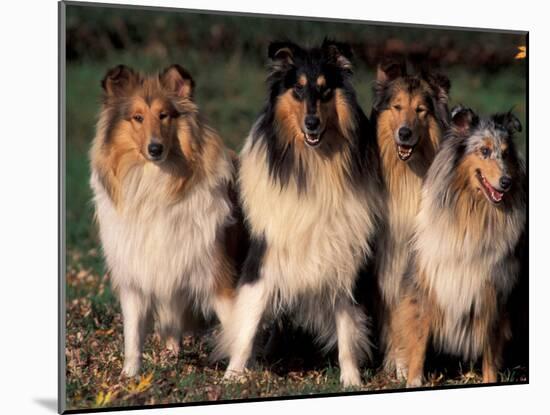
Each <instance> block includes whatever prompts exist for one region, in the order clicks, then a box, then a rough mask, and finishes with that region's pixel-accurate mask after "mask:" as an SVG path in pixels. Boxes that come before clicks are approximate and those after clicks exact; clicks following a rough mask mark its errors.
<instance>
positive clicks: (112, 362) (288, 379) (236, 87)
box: [66, 51, 526, 408]
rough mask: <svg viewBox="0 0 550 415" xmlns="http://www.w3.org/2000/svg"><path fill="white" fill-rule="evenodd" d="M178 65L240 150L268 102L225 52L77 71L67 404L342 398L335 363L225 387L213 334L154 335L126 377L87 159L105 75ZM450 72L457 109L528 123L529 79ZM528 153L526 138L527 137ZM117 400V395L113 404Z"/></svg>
mask: <svg viewBox="0 0 550 415" xmlns="http://www.w3.org/2000/svg"><path fill="white" fill-rule="evenodd" d="M171 62H178V63H181V64H182V65H184V66H185V67H187V68H188V69H189V70H190V72H191V73H192V74H193V75H194V77H195V78H196V81H197V88H196V101H197V102H198V104H199V106H200V108H201V111H202V113H203V114H204V115H205V116H206V118H207V119H208V120H209V122H210V124H211V125H212V126H213V127H215V128H216V129H217V130H218V131H219V132H220V133H221V135H222V137H223V139H224V140H225V142H226V144H227V145H228V146H229V147H231V148H233V149H236V150H238V149H239V148H240V146H241V144H242V142H243V139H244V137H245V136H246V134H247V132H248V130H249V128H250V126H251V125H252V123H253V122H254V120H255V117H256V116H257V114H258V112H259V110H260V108H261V106H262V103H263V101H264V99H265V88H264V84H263V82H264V79H265V68H263V67H262V65H261V64H260V63H258V62H255V61H253V60H246V59H245V58H244V57H242V56H241V55H239V54H235V55H233V56H232V57H231V58H229V59H223V57H222V56H218V55H216V54H210V55H209V54H201V55H198V54H196V53H194V52H193V51H187V52H178V53H175V54H170V55H169V56H163V57H162V58H159V57H155V55H151V56H146V57H145V58H142V59H139V60H136V59H135V58H134V57H133V56H132V55H124V54H123V55H119V56H117V57H116V58H108V59H107V60H106V61H104V62H103V63H101V64H98V63H93V62H81V63H71V64H70V65H69V66H68V68H67V126H66V127H67V143H66V146H67V148H66V154H67V177H66V186H67V187H66V194H67V200H66V203H67V205H66V212H67V348H66V357H67V400H68V402H67V404H68V406H69V407H70V408H89V407H93V406H102V405H105V406H112V405H115V406H127V405H135V404H157V403H170V402H191V401H203V400H218V399H235V398H247V397H266V396H283V395H284V396H288V395H302V394H314V393H332V392H340V391H341V390H342V389H341V387H340V385H339V382H338V376H339V371H338V369H336V368H334V367H332V366H331V363H330V361H329V360H327V361H326V364H325V365H324V366H323V367H322V368H320V369H308V370H302V371H298V372H287V371H284V370H283V371H282V373H283V374H284V375H281V376H280V375H277V374H276V373H275V372H273V371H272V370H271V369H272V368H271V367H266V366H263V364H260V365H259V366H258V367H257V368H255V369H254V370H252V371H251V372H250V373H249V374H248V375H247V376H246V378H245V379H243V381H242V382H241V383H231V384H225V383H223V382H222V380H221V378H222V374H223V372H222V370H223V365H222V366H216V365H215V364H212V363H210V362H209V360H208V353H209V350H210V345H209V342H208V340H209V336H202V337H200V338H197V339H192V338H187V339H186V342H187V347H185V348H184V351H183V352H182V353H181V354H180V356H179V358H177V359H176V358H175V357H173V356H171V355H170V354H169V353H168V352H166V351H164V350H163V347H162V344H161V342H160V340H159V339H158V338H157V337H155V336H151V337H150V338H149V339H148V341H147V344H146V347H145V354H144V356H145V357H144V368H143V373H144V374H150V375H151V378H150V379H148V378H143V379H142V382H141V385H140V384H139V382H137V384H136V382H134V381H123V380H120V379H119V377H118V376H119V373H120V370H121V362H122V356H121V347H122V344H123V343H122V340H123V339H122V322H121V315H120V309H119V305H118V302H117V300H116V297H115V295H114V294H113V292H112V291H111V288H110V284H109V279H108V276H106V275H105V268H104V265H103V260H102V258H101V250H100V247H99V245H98V238H97V230H96V226H95V224H94V222H93V209H92V205H91V203H90V200H91V191H90V188H89V185H88V180H89V162H88V158H87V152H88V149H89V146H90V143H91V140H92V138H93V135H94V125H95V121H96V114H97V111H98V108H99V96H100V86H99V82H100V80H101V78H102V76H103V74H104V73H105V71H106V70H107V69H108V68H109V67H111V66H114V65H116V64H118V63H125V64H128V65H131V66H133V67H135V68H137V69H140V70H143V71H151V70H158V69H160V68H162V67H163V66H166V65H167V64H169V63H171ZM448 75H449V77H450V78H451V81H452V83H453V86H452V91H451V96H452V102H451V104H456V103H463V104H466V105H470V106H472V107H473V108H475V109H477V110H478V111H480V112H481V113H491V112H495V111H504V110H508V109H509V108H511V107H514V108H515V111H516V113H517V114H518V115H519V118H520V120H521V121H522V123H523V124H524V125H525V94H526V91H525V81H524V79H523V78H522V76H521V73H520V72H519V68H511V69H509V70H506V71H501V72H498V73H496V74H491V75H489V74H485V73H472V72H471V71H466V70H464V69H461V68H460V67H457V68H452V69H451V70H449V71H448ZM373 78H374V73H373V71H370V70H363V69H358V70H357V71H356V74H355V87H356V89H357V92H358V98H359V101H360V103H361V105H362V106H363V108H364V109H365V111H366V113H367V114H368V113H369V112H370V106H371V105H370V104H371V101H372V96H371V88H372V80H373ZM518 144H519V148H520V150H521V151H522V152H524V150H525V136H524V135H523V134H520V135H519V136H518ZM525 377H526V375H525V369H524V368H507V369H505V370H504V371H503V373H502V374H501V380H503V381H517V380H524V379H525ZM363 380H364V382H365V383H364V386H363V387H362V388H361V389H362V390H375V389H382V388H396V387H402V386H403V385H402V384H401V383H400V382H398V381H397V380H395V379H392V378H390V377H388V376H386V375H384V374H383V373H382V372H380V371H377V370H375V369H373V368H365V371H364V373H363ZM428 380H429V383H428V384H432V385H441V384H445V385H452V384H457V383H472V382H479V381H480V377H479V373H478V372H477V371H476V370H475V369H472V370H468V371H467V372H465V373H462V374H459V375H456V376H454V375H453V376H443V375H442V373H440V372H438V373H432V374H429V376H428ZM106 397H107V398H106Z"/></svg>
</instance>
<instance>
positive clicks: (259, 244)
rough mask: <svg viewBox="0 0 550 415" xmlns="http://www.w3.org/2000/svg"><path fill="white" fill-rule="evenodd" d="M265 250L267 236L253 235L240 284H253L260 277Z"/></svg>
mask: <svg viewBox="0 0 550 415" xmlns="http://www.w3.org/2000/svg"><path fill="white" fill-rule="evenodd" d="M265 250H266V241H265V238H264V237H261V238H257V237H254V236H251V238H250V245H249V248H248V254H247V256H246V260H245V261H244V264H243V267H242V273H241V277H240V279H239V284H240V285H244V284H253V283H254V282H256V281H258V280H259V279H260V269H261V267H262V262H263V257H264V254H265Z"/></svg>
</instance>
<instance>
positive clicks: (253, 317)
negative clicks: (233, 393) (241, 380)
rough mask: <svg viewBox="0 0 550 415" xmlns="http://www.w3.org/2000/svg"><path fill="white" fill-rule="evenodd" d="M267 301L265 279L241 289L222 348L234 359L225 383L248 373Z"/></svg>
mask: <svg viewBox="0 0 550 415" xmlns="http://www.w3.org/2000/svg"><path fill="white" fill-rule="evenodd" d="M267 301H268V296H267V292H266V289H265V283H264V282H263V280H262V279H260V280H259V281H256V282H254V283H252V284H244V285H242V286H241V287H240V288H239V290H238V294H237V299H236V303H235V309H234V313H233V315H232V318H231V320H230V321H228V322H226V325H225V327H223V334H222V342H223V345H222V347H223V348H225V349H226V350H228V351H229V357H230V359H229V365H228V366H227V370H226V371H225V375H224V378H225V379H232V378H236V377H239V376H240V375H241V374H242V372H243V371H244V369H245V367H246V364H247V363H248V360H249V359H250V356H251V354H252V347H253V343H254V337H255V336H256V332H257V330H258V325H259V324H260V321H261V319H262V316H263V314H264V312H265V309H266V306H267Z"/></svg>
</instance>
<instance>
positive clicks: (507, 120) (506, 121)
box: [492, 111, 522, 135]
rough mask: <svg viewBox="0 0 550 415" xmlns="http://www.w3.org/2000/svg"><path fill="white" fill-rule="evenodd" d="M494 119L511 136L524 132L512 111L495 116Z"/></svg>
mask: <svg viewBox="0 0 550 415" xmlns="http://www.w3.org/2000/svg"><path fill="white" fill-rule="evenodd" d="M492 118H493V121H494V123H495V124H498V125H502V126H503V127H504V128H505V129H506V130H507V131H508V133H509V134H510V135H512V134H514V133H515V132H519V131H521V130H522V127H521V122H520V121H519V119H518V117H516V116H515V115H514V114H513V113H512V111H508V112H506V113H503V114H495V115H493V117H492Z"/></svg>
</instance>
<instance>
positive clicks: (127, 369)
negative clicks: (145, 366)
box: [121, 359, 141, 378]
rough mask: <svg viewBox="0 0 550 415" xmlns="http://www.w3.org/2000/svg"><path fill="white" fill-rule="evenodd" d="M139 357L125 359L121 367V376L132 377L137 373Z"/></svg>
mask: <svg viewBox="0 0 550 415" xmlns="http://www.w3.org/2000/svg"><path fill="white" fill-rule="evenodd" d="M140 366H141V365H140V362H139V359H138V360H136V359H125V360H124V366H123V367H122V373H121V376H122V377H126V378H133V377H134V376H137V375H138V374H139V369H140Z"/></svg>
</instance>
